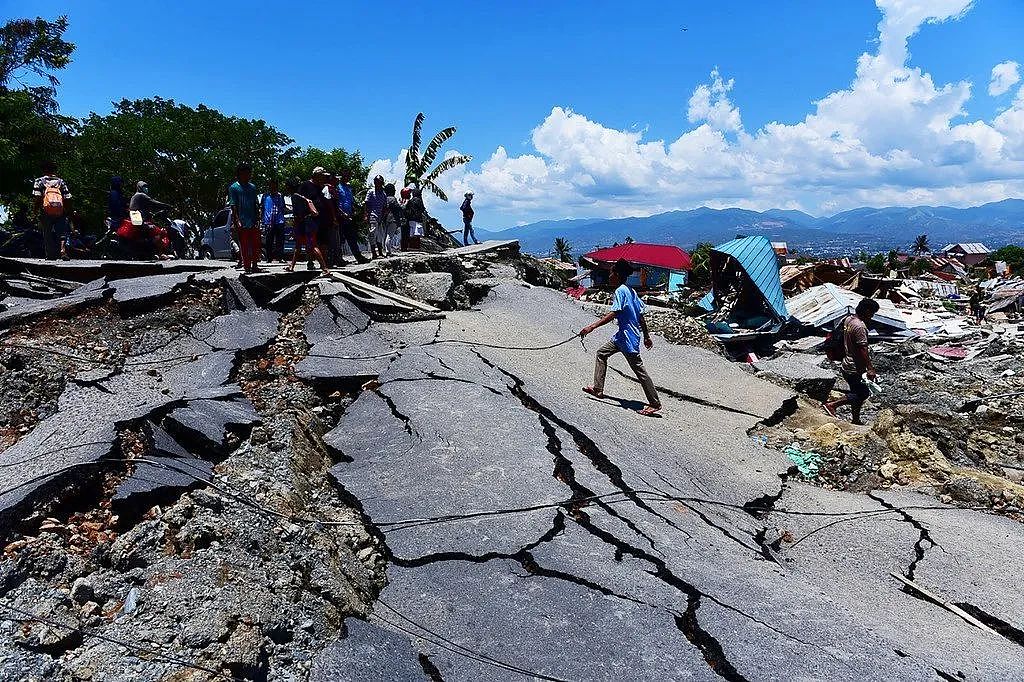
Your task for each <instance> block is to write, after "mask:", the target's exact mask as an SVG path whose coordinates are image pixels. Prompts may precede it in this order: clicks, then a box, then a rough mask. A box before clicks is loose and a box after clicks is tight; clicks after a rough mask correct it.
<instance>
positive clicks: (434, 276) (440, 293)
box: [408, 272, 454, 305]
mask: <svg viewBox="0 0 1024 682" xmlns="http://www.w3.org/2000/svg"><path fill="white" fill-rule="evenodd" d="M408 281H409V286H411V287H412V288H413V290H414V291H415V292H416V297H417V298H419V299H420V300H421V301H425V302H426V303H430V304H432V305H446V304H447V303H448V298H449V296H451V291H452V286H453V285H454V278H453V277H452V275H451V273H448V272H424V273H420V274H413V275H409V278H408Z"/></svg>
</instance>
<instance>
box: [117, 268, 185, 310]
mask: <svg viewBox="0 0 1024 682" xmlns="http://www.w3.org/2000/svg"><path fill="white" fill-rule="evenodd" d="M194 277H195V274H194V273H192V272H175V273H171V274H167V275H151V276H148V277H131V278H127V279H120V280H114V281H113V282H111V283H110V288H111V289H113V290H114V300H115V301H116V302H117V305H118V307H119V309H121V310H122V311H124V312H136V311H139V310H143V309H148V308H153V307H156V306H158V305H163V304H165V303H167V302H168V301H170V300H172V299H173V298H174V294H175V292H176V291H177V289H178V288H179V287H181V286H183V285H185V284H187V283H188V282H190V281H191V280H192V279H193V278H194Z"/></svg>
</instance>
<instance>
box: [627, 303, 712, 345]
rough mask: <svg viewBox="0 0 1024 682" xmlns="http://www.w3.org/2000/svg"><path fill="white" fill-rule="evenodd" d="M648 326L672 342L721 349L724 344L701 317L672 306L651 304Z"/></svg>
mask: <svg viewBox="0 0 1024 682" xmlns="http://www.w3.org/2000/svg"><path fill="white" fill-rule="evenodd" d="M645 316H646V318H647V327H648V328H649V329H650V330H651V333H652V334H660V335H661V336H664V337H665V339H667V340H668V341H671V342H672V343H678V344H682V345H687V346H697V347H698V348H706V349H708V350H713V351H720V350H721V348H722V345H721V344H720V343H718V342H717V341H715V340H714V339H713V338H711V335H710V334H709V333H708V329H707V326H706V325H705V324H704V323H703V322H702V321H701V320H699V319H697V318H695V317H693V316H691V315H687V314H686V313H684V312H682V311H679V310H673V309H672V308H656V307H654V306H649V307H648V308H647V313H646V315H645Z"/></svg>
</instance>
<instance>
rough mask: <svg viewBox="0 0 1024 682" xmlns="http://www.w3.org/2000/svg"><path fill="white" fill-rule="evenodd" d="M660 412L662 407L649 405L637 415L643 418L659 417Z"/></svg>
mask: <svg viewBox="0 0 1024 682" xmlns="http://www.w3.org/2000/svg"><path fill="white" fill-rule="evenodd" d="M659 412H661V405H657V406H654V405H648V406H647V407H645V408H644V409H642V410H638V411H637V414H638V415H640V416H641V417H657V416H658V413H659Z"/></svg>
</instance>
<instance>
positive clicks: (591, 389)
mask: <svg viewBox="0 0 1024 682" xmlns="http://www.w3.org/2000/svg"><path fill="white" fill-rule="evenodd" d="M583 392H584V393H589V394H590V395H592V396H594V397H595V398H604V397H605V395H604V393H600V392H598V391H595V390H594V387H593V386H584V387H583Z"/></svg>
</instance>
